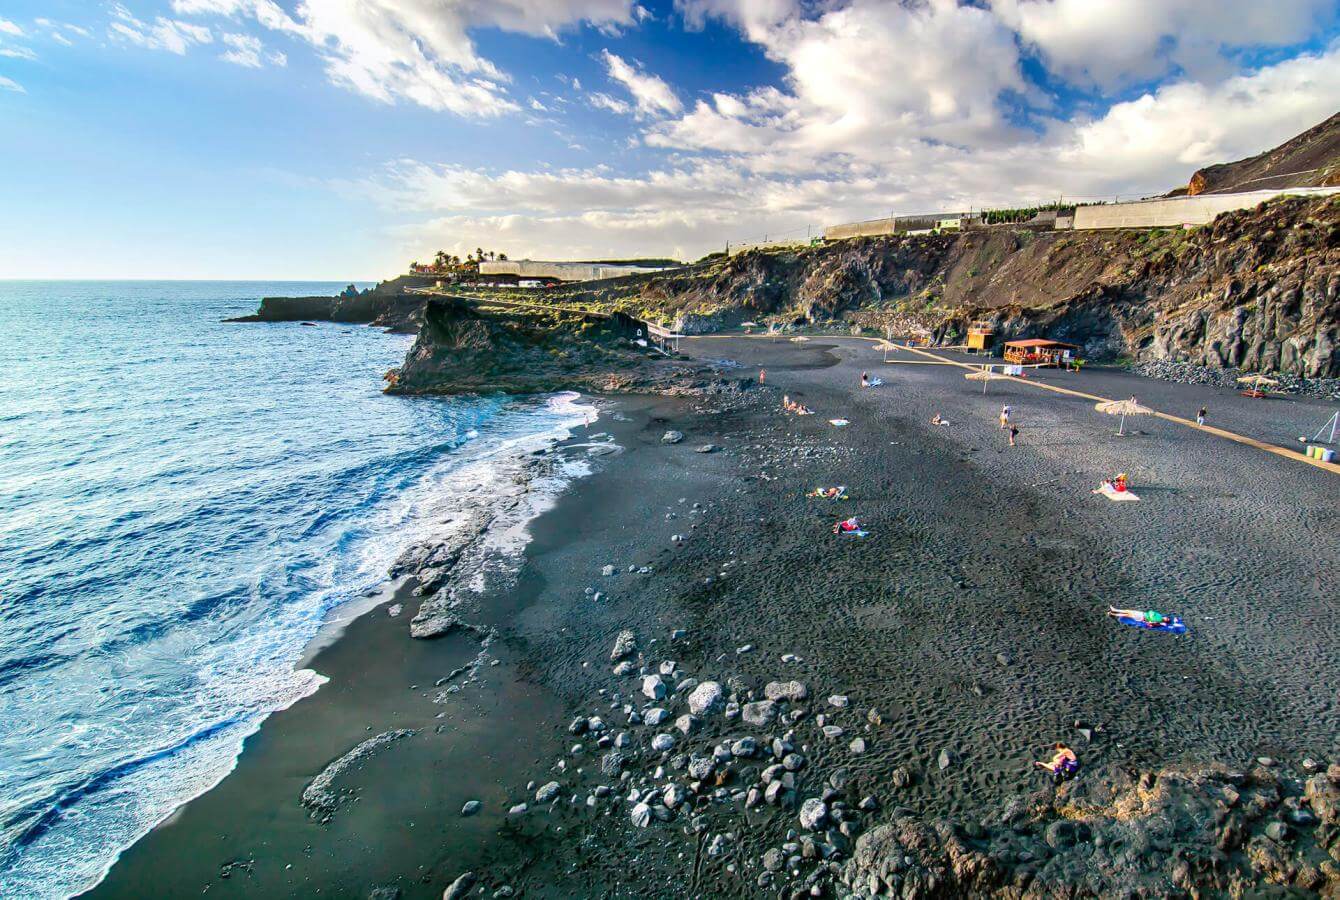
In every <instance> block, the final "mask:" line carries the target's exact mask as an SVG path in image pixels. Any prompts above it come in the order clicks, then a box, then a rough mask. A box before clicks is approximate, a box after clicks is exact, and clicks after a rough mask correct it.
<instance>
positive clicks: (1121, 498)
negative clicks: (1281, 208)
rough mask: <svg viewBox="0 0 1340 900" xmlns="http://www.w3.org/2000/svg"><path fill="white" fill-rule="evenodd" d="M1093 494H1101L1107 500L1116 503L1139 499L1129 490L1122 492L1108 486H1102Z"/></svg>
mask: <svg viewBox="0 0 1340 900" xmlns="http://www.w3.org/2000/svg"><path fill="white" fill-rule="evenodd" d="M1094 493H1095V494H1102V495H1103V496H1104V497H1106V498H1107V499H1109V500H1112V501H1115V502H1117V503H1126V502H1130V501H1135V500H1139V499H1140V498H1139V497H1137V496H1135V494H1133V493H1132V492H1131V490H1130V488H1127V489H1126V490H1124V491H1119V490H1117V489H1116V488H1114V487H1112V486H1111V485H1110V484H1105V485H1103V486H1102V487H1100V488H1099V489H1098V490H1096V491H1094Z"/></svg>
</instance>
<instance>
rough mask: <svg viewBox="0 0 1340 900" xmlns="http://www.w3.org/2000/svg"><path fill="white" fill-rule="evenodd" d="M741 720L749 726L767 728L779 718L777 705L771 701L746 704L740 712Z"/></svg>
mask: <svg viewBox="0 0 1340 900" xmlns="http://www.w3.org/2000/svg"><path fill="white" fill-rule="evenodd" d="M740 718H741V720H743V721H744V722H745V724H747V725H753V726H755V727H758V728H766V727H768V726H769V725H771V724H772V723H773V721H774V720H775V719H776V718H777V704H776V703H774V702H772V701H771V700H756V701H754V702H753V703H746V704H745V705H744V707H743V708H742V709H741V710H740Z"/></svg>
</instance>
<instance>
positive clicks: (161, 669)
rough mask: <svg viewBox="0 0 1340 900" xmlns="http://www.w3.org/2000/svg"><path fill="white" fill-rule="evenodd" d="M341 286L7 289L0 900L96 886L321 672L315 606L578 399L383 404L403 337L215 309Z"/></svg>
mask: <svg viewBox="0 0 1340 900" xmlns="http://www.w3.org/2000/svg"><path fill="white" fill-rule="evenodd" d="M343 287H344V284H343V283H338V284H337V283H293V282H284V283H259V282H22V281H0V896H4V897H31V898H46V897H66V896H70V895H72V894H74V893H78V892H79V891H81V890H84V889H86V888H88V887H90V886H92V885H93V884H95V883H96V882H97V881H98V880H99V879H100V878H101V877H102V876H103V874H105V872H106V870H107V869H108V868H109V867H110V866H111V864H112V863H113V862H114V861H115V860H116V858H117V856H118V855H119V854H120V853H121V851H123V850H124V849H125V848H126V847H128V846H129V845H130V844H132V843H133V842H134V841H135V840H136V839H138V838H139V837H140V836H142V835H143V834H145V833H146V832H147V831H148V830H150V829H151V828H152V827H153V826H154V825H155V824H156V823H158V822H160V821H161V820H162V819H164V818H165V817H166V816H167V815H169V814H170V813H171V811H172V810H173V809H175V808H176V807H177V806H179V805H180V804H182V803H184V802H186V801H187V800H189V799H191V798H192V797H195V796H197V795H199V794H200V793H202V792H204V791H206V790H208V789H209V788H210V787H212V786H213V785H214V784H216V783H217V782H218V781H219V780H220V779H222V778H223V777H224V776H225V775H227V773H228V772H229V771H230V770H231V769H232V768H233V766H234V765H235V764H236V760H237V757H238V755H239V753H240V751H241V748H242V743H243V741H244V739H245V738H246V737H247V736H248V735H250V734H252V733H253V732H254V731H256V729H257V728H259V727H260V725H261V723H262V722H263V721H264V719H265V717H266V716H267V715H269V714H270V713H272V712H274V711H276V710H279V709H282V708H284V707H286V706H288V705H289V704H291V703H293V702H295V701H296V700H298V699H300V698H302V697H303V696H305V695H307V694H309V693H311V692H312V691H314V690H318V689H319V687H320V684H321V681H322V679H321V677H320V676H319V675H318V674H317V673H315V672H313V671H311V670H307V669H303V668H300V667H299V662H300V660H301V659H302V658H303V650H304V647H306V646H307V645H308V643H309V641H311V640H312V638H313V637H314V636H315V635H316V634H317V632H318V630H319V629H320V628H321V626H322V624H323V622H325V621H326V620H327V619H328V617H329V616H330V614H331V612H332V610H346V611H347V610H348V609H350V608H351V605H353V604H355V603H356V602H357V601H358V600H359V598H362V597H365V596H366V595H368V594H369V592H370V591H372V590H373V589H374V588H375V587H376V586H377V585H378V584H379V583H381V582H383V581H384V580H385V573H386V569H387V567H388V566H389V565H390V563H391V562H392V561H393V560H394V559H395V558H396V556H398V555H399V553H400V552H401V551H402V550H403V549H404V548H405V547H407V546H408V545H409V544H411V543H413V542H415V541H417V540H421V539H423V538H425V537H427V536H430V535H433V534H436V533H439V532H440V530H441V529H442V528H443V527H444V526H443V523H444V522H448V521H450V520H451V519H452V518H453V514H454V513H457V512H459V511H461V510H463V509H465V508H467V507H468V506H473V505H476V504H478V503H481V502H487V501H488V498H489V497H490V496H491V495H493V494H494V486H495V484H496V486H497V493H502V492H504V491H505V490H506V486H505V484H504V483H505V482H508V480H509V479H510V478H511V476H512V474H514V473H515V471H516V466H517V465H518V460H519V459H520V458H522V457H523V456H524V455H526V454H529V453H532V452H533V451H534V449H536V448H537V447H538V446H541V445H544V444H546V443H552V442H553V441H555V440H558V439H561V438H563V437H566V436H567V435H568V434H569V430H570V429H571V428H573V427H574V426H576V425H577V424H579V423H581V422H582V421H583V419H584V417H585V416H586V415H588V414H589V410H587V409H586V408H584V407H581V406H578V405H576V404H575V403H574V402H573V400H574V397H573V396H571V395H569V396H560V397H550V398H529V399H506V398H501V397H496V398H494V397H490V398H470V399H432V398H402V397H388V396H385V395H383V394H382V393H381V386H382V381H381V375H382V373H383V372H384V371H385V370H386V369H387V368H389V367H391V366H393V365H396V364H398V363H399V362H400V360H401V359H402V358H403V357H404V354H405V351H406V350H407V349H408V347H409V345H410V343H411V341H412V338H410V337H407V336H403V335H388V334H384V333H382V332H380V331H378V330H376V329H372V328H367V327H363V326H351V325H337V324H328V323H323V324H321V325H319V326H317V327H315V328H313V327H304V326H302V325H299V324H297V323H292V324H225V323H223V322H222V321H221V320H222V319H224V318H227V317H230V316H236V315H240V314H243V313H247V312H251V311H253V310H254V309H255V307H256V304H257V300H258V298H260V297H261V296H265V295H313V294H333V293H336V292H338V291H339V290H340V289H341V288H343ZM568 474H570V475H572V476H573V477H576V476H577V475H580V474H581V472H579V471H574V472H571V473H568ZM548 482H549V483H547V484H546V485H544V488H545V489H546V490H548V491H550V492H556V491H558V490H561V489H562V486H563V484H562V482H563V478H562V477H557V478H554V477H551V478H549V479H548ZM537 508H538V507H537ZM513 539H515V536H513ZM365 602H366V601H365Z"/></svg>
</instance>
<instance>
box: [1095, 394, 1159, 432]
mask: <svg viewBox="0 0 1340 900" xmlns="http://www.w3.org/2000/svg"><path fill="white" fill-rule="evenodd" d="M1093 408H1094V409H1096V410H1098V411H1099V412H1100V413H1107V414H1108V415H1109V416H1121V424H1120V425H1118V426H1117V434H1119V435H1122V434H1125V433H1126V417H1127V416H1152V415H1153V414H1154V410H1152V409H1150V408H1149V407H1148V406H1141V405H1140V404H1139V403H1138V402H1137V401H1136V399H1135V398H1134V397H1132V398H1131V399H1129V400H1104V401H1103V402H1102V403H1097V404H1094V407H1093Z"/></svg>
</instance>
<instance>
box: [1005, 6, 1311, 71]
mask: <svg viewBox="0 0 1340 900" xmlns="http://www.w3.org/2000/svg"><path fill="white" fill-rule="evenodd" d="M991 6H992V9H993V10H994V11H995V12H996V14H997V15H998V16H999V17H1000V18H1001V20H1002V21H1004V22H1005V23H1007V24H1008V25H1009V26H1010V27H1011V28H1013V29H1015V30H1016V31H1018V33H1019V36H1020V38H1021V40H1023V41H1024V42H1026V43H1027V44H1030V45H1032V46H1034V47H1036V48H1037V49H1038V50H1039V51H1040V52H1041V54H1042V56H1043V57H1044V59H1045V60H1046V61H1047V62H1048V63H1049V64H1050V66H1052V67H1053V68H1055V69H1056V70H1057V71H1059V72H1060V73H1061V74H1063V75H1066V76H1067V77H1071V78H1086V79H1091V80H1092V81H1094V82H1096V83H1097V84H1099V85H1103V86H1106V87H1114V86H1118V85H1121V84H1125V83H1128V82H1131V81H1140V80H1145V79H1150V78H1157V77H1159V76H1162V75H1164V74H1166V73H1167V72H1169V71H1172V70H1175V69H1180V70H1182V71H1184V72H1186V73H1188V74H1190V75H1192V76H1193V77H1205V76H1209V77H1215V76H1219V77H1222V76H1223V75H1224V74H1226V73H1227V72H1228V71H1230V68H1229V65H1228V60H1227V59H1226V58H1225V53H1226V52H1227V51H1229V50H1231V49H1234V48H1242V47H1277V46H1287V45H1290V44H1294V43H1297V42H1299V41H1302V40H1305V39H1306V38H1307V37H1308V36H1309V35H1310V34H1311V33H1312V32H1313V30H1314V29H1315V28H1316V27H1317V26H1318V24H1320V23H1323V22H1325V21H1328V20H1333V19H1334V17H1335V10H1336V6H1335V4H1334V0H1271V2H1269V3H1262V2H1260V0H991Z"/></svg>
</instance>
